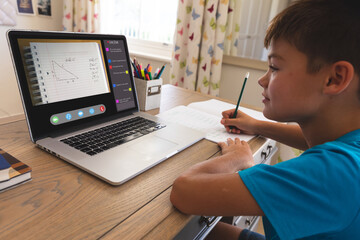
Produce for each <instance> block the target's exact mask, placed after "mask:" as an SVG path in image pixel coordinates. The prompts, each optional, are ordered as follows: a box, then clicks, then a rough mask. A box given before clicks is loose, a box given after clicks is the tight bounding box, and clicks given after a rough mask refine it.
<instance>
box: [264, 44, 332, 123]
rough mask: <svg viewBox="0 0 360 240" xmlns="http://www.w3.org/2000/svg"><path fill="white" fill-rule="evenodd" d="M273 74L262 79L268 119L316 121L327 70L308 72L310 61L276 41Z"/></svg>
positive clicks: (271, 65) (270, 60)
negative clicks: (313, 119)
mask: <svg viewBox="0 0 360 240" xmlns="http://www.w3.org/2000/svg"><path fill="white" fill-rule="evenodd" d="M268 63H269V70H268V71H267V72H266V74H265V75H264V76H263V77H262V78H260V79H259V84H260V85H261V86H262V87H263V88H264V91H263V97H264V98H263V103H264V105H265V106H264V111H263V112H264V115H265V116H266V117H267V118H270V119H273V120H276V121H284V122H298V123H301V122H304V121H308V120H310V119H311V118H313V117H314V116H315V115H314V114H316V113H317V112H318V110H319V107H320V106H321V104H322V98H321V97H322V87H323V86H322V85H323V83H324V80H325V79H327V78H328V77H329V76H328V75H327V74H328V72H326V67H324V68H323V69H322V70H320V71H319V72H318V73H311V74H310V73H308V72H307V57H306V55H305V54H303V53H301V52H299V51H298V50H297V49H296V48H295V47H294V46H292V45H291V44H290V43H288V42H287V41H285V40H282V39H279V40H276V41H272V42H271V44H270V46H269V55H268Z"/></svg>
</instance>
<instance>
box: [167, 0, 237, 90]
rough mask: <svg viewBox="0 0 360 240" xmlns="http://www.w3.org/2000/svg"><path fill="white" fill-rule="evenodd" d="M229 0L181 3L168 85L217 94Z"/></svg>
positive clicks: (181, 0) (200, 0)
mask: <svg viewBox="0 0 360 240" xmlns="http://www.w3.org/2000/svg"><path fill="white" fill-rule="evenodd" d="M229 1H231V0H180V1H179V6H178V19H177V26H176V33H175V48H174V51H173V57H172V61H171V70H170V72H171V83H172V84H174V85H176V86H180V87H184V88H187V89H193V90H196V91H198V92H202V93H207V94H211V95H213V96H218V95H219V87H220V76H221V65H222V57H223V52H224V40H225V34H226V29H227V21H228V16H229V14H228V13H229V12H232V9H231V8H229Z"/></svg>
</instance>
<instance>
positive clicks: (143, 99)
mask: <svg viewBox="0 0 360 240" xmlns="http://www.w3.org/2000/svg"><path fill="white" fill-rule="evenodd" d="M134 79H135V86H136V93H137V96H138V100H139V107H140V110H141V111H148V110H151V109H155V108H159V107H160V99H161V86H162V83H163V80H162V78H160V79H155V80H151V81H146V80H144V79H140V78H136V77H134Z"/></svg>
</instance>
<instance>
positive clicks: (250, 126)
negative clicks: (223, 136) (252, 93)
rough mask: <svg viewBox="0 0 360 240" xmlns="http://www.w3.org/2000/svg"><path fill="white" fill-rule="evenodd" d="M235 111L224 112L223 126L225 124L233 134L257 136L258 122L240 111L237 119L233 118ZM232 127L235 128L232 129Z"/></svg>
mask: <svg viewBox="0 0 360 240" xmlns="http://www.w3.org/2000/svg"><path fill="white" fill-rule="evenodd" d="M234 112H235V109H230V110H227V111H224V112H222V115H223V118H222V119H221V124H223V125H224V126H225V128H226V131H227V132H231V133H237V134H240V133H244V134H250V135H256V134H257V133H256V132H255V130H256V126H255V125H256V123H257V121H258V120H256V119H255V118H252V117H250V116H249V115H247V114H245V113H243V112H241V111H238V112H237V115H236V118H232V117H233V116H234ZM230 126H232V127H233V128H232V129H230Z"/></svg>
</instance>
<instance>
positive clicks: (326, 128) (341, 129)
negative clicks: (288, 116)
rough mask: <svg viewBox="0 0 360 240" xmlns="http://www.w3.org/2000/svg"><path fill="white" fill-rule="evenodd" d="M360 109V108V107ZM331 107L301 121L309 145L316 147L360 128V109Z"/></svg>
mask: <svg viewBox="0 0 360 240" xmlns="http://www.w3.org/2000/svg"><path fill="white" fill-rule="evenodd" d="M358 109H359V108H358ZM358 109H356V110H353V111H351V110H350V109H346V107H345V109H344V108H343V109H342V110H338V111H336V110H335V109H333V108H331V109H329V110H328V111H326V112H323V113H319V114H318V116H316V117H315V118H314V119H312V120H310V121H306V122H299V125H300V127H301V129H302V131H303V134H304V137H305V139H306V141H307V143H308V145H309V147H314V146H316V145H319V144H323V143H325V142H329V141H334V140H335V139H337V138H339V137H341V136H343V135H345V134H347V133H349V132H352V131H354V130H356V129H360V110H358Z"/></svg>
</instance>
